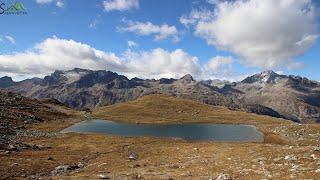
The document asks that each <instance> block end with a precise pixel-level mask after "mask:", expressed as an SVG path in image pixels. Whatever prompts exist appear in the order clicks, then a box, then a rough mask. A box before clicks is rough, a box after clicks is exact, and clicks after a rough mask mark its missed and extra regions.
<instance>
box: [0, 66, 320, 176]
mask: <svg viewBox="0 0 320 180" xmlns="http://www.w3.org/2000/svg"><path fill="white" fill-rule="evenodd" d="M221 83H222V82H217V81H200V82H198V81H195V80H194V79H193V78H192V77H191V76H190V75H186V76H184V77H182V78H180V79H160V80H142V79H137V78H134V79H131V80H129V79H127V78H126V77H124V76H121V75H118V74H116V73H113V72H110V71H91V70H84V69H74V70H70V71H56V72H55V73H53V74H52V75H50V76H46V77H45V78H44V79H39V78H34V79H29V80H25V81H22V82H13V81H12V79H11V78H9V77H4V78H1V81H0V86H1V87H2V88H3V89H2V90H1V91H0V130H1V131H0V154H1V155H0V161H1V164H0V179H318V178H319V176H320V169H319V167H320V125H319V124H317V123H316V122H317V121H318V120H319V111H318V110H319V104H318V102H319V101H318V98H319V83H317V82H315V81H310V80H307V79H306V78H301V77H297V76H284V75H278V74H276V73H274V72H272V71H267V72H263V73H260V74H256V75H254V76H251V77H248V78H246V79H245V80H243V81H242V82H237V83H229V82H223V83H224V84H223V85H221ZM288 98H290V99H288ZM88 108H90V109H88ZM87 119H106V120H113V121H116V122H127V123H134V124H168V123H182V124H183V123H216V124H248V125H254V126H256V127H257V128H258V130H259V131H261V132H262V133H263V134H264V141H263V142H258V143H239V142H238V143H236V142H235V143H227V142H193V141H188V140H183V139H176V138H156V137H127V136H115V135H109V134H104V135H101V134H79V133H61V131H62V130H63V129H65V128H66V127H69V126H71V125H73V124H75V123H78V122H81V121H83V120H87Z"/></svg>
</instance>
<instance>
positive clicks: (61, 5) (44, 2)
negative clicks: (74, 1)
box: [36, 0, 64, 8]
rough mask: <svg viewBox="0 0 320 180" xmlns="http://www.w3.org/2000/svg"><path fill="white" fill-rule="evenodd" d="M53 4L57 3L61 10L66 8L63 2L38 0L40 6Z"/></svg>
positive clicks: (58, 0)
mask: <svg viewBox="0 0 320 180" xmlns="http://www.w3.org/2000/svg"><path fill="white" fill-rule="evenodd" d="M52 2H55V4H56V6H57V7H59V8H63V7H64V3H63V1H62V0H36V3H38V4H50V3H52Z"/></svg>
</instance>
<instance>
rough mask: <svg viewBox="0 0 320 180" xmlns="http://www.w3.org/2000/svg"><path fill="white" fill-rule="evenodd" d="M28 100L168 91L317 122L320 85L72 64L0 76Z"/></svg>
mask: <svg viewBox="0 0 320 180" xmlns="http://www.w3.org/2000/svg"><path fill="white" fill-rule="evenodd" d="M1 87H2V88H4V89H5V90H7V91H13V92H17V93H20V94H22V95H24V96H27V97H31V98H38V99H41V98H54V99H57V100H59V101H61V102H63V103H64V104H66V105H68V106H70V107H73V108H94V107H100V106H105V105H111V104H114V103H118V102H127V101H131V100H134V99H137V98H139V97H143V96H146V95H149V94H166V95H171V96H176V97H180V98H186V99H191V100H195V101H198V102H202V103H206V104H210V105H221V106H226V107H229V108H233V109H241V110H245V111H247V112H253V113H257V114H266V115H270V116H274V117H283V118H287V119H291V120H294V121H306V120H313V121H315V120H318V121H319V120H320V113H319V112H320V103H319V102H320V84H319V83H318V82H315V81H310V80H308V79H306V78H301V77H298V76H286V75H279V74H277V73H275V72H273V71H265V72H262V73H259V74H255V75H253V76H250V77H248V78H246V79H244V80H243V81H241V82H233V83H230V82H227V81H219V80H207V81H195V80H194V79H193V78H192V76H190V75H186V76H184V77H182V78H180V79H172V78H171V79H166V78H162V79H159V80H155V79H147V80H143V79H139V78H133V79H128V78H127V77H125V76H122V75H118V74H117V73H114V72H111V71H102V70H100V71H93V70H86V69H79V68H75V69H73V70H69V71H55V72H54V73H52V74H51V75H50V76H46V77H44V78H43V79H39V78H33V79H28V80H24V81H21V82H13V81H12V79H11V78H9V77H4V78H1V80H0V88H1Z"/></svg>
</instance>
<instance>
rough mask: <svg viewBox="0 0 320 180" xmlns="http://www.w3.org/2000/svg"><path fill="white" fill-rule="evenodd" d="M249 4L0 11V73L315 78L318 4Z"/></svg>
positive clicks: (177, 0)
mask: <svg viewBox="0 0 320 180" xmlns="http://www.w3.org/2000/svg"><path fill="white" fill-rule="evenodd" d="M255 1H256V2H259V1H258V0H250V1H242V0H235V1H217V0H208V1H205V0H201V1H200V0H199V1H196V0H162V1H158V0H105V1H102V0H81V1H79V0H68V1H67V0H28V1H27V0H20V1H19V2H20V3H21V4H22V5H23V6H24V7H25V8H26V11H27V13H28V14H27V15H4V14H1V15H0V20H1V22H2V25H1V29H0V76H3V75H10V76H13V77H14V79H16V80H20V79H24V78H27V77H32V76H40V77H42V76H43V75H46V74H50V73H52V72H53V71H54V69H60V68H61V69H63V70H67V69H72V68H73V67H82V68H88V69H107V70H112V71H117V72H119V73H120V74H125V75H127V76H129V77H134V76H138V77H142V78H159V77H174V78H178V77H180V76H182V75H183V74H187V73H190V74H192V75H193V76H195V77H196V78H198V79H208V78H224V79H230V80H241V78H243V77H245V76H247V75H251V74H253V73H256V72H260V71H263V70H269V69H273V70H275V71H277V72H281V73H284V74H294V75H300V76H306V77H308V78H309V79H313V80H318V81H319V80H320V72H319V68H318V67H320V62H319V57H320V42H319V41H318V34H319V23H318V22H319V16H318V15H319V13H318V12H319V11H318V8H319V5H318V3H317V2H315V1H305V2H303V3H302V1H300V2H298V1H299V0H297V1H293V2H291V4H290V3H289V4H288V3H287V2H290V1H288V0H280V1H278V0H277V1H276V0H268V3H265V4H263V3H261V4H259V3H258V4H259V5H258V6H255V5H254V4H255ZM15 2H16V1H12V0H2V1H0V4H1V3H5V5H4V6H3V7H8V6H10V5H12V4H14V3H15ZM260 2H261V1H260ZM279 2H280V3H279ZM107 4H109V6H108V5H107ZM284 4H285V5H284ZM305 7H307V8H306V9H307V10H305V11H303V10H302V8H305ZM250 8H252V9H250ZM248 9H250V11H248ZM270 9H275V10H274V12H270ZM224 11H226V12H224ZM241 13H243V17H242V14H241ZM235 14H238V15H235ZM239 14H240V17H239ZM261 14H262V15H261ZM260 15H261V17H260ZM273 15H275V16H276V15H279V17H280V18H281V17H284V18H286V19H285V20H286V22H285V23H284V24H283V23H282V22H283V21H280V20H279V21H278V20H277V18H274V17H268V16H273ZM183 20H185V21H183ZM258 22H259V23H258ZM260 22H262V23H264V22H265V23H264V24H261V23H260ZM148 23H149V24H148ZM267 23H270V25H268V26H266V24H267ZM273 23H274V24H273ZM301 27H303V28H301ZM246 28H247V29H246ZM287 31H288V32H287ZM10 37H11V41H10ZM157 37H158V38H157ZM270 39H275V40H274V41H270ZM281 39H283V40H281ZM12 40H14V42H12ZM128 41H131V42H134V43H133V44H136V45H132V44H131V46H130V47H129V46H128ZM63 49H69V51H72V52H68V51H63ZM88 49H89V50H88ZM60 51H61V52H60ZM96 51H97V52H96ZM98 51H99V52H102V53H104V54H103V56H102V57H101V56H100V55H99V52H98ZM55 53H56V54H55ZM68 53H70V54H68ZM112 54H113V55H114V56H115V57H113V56H112ZM64 58H66V59H67V60H65V59H64ZM105 61H106V62H105ZM166 63H167V64H166Z"/></svg>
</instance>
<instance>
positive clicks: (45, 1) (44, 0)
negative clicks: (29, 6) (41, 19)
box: [36, 0, 53, 4]
mask: <svg viewBox="0 0 320 180" xmlns="http://www.w3.org/2000/svg"><path fill="white" fill-rule="evenodd" d="M52 1H53V0H36V2H37V3H39V4H48V3H51V2H52Z"/></svg>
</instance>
